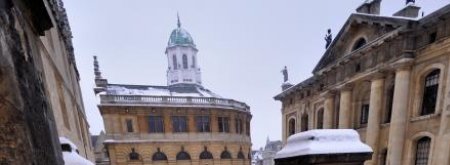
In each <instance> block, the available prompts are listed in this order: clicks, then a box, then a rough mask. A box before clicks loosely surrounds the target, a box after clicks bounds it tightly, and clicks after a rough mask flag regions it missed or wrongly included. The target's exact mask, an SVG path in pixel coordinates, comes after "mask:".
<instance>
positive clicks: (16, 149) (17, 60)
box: [0, 0, 93, 164]
mask: <svg viewBox="0 0 450 165" xmlns="http://www.w3.org/2000/svg"><path fill="white" fill-rule="evenodd" d="M0 8H1V9H0V14H1V16H0V26H1V28H0V29H1V30H0V33H1V35H0V36H2V37H0V50H1V52H2V53H1V57H0V58H1V59H0V61H1V62H0V63H1V64H0V84H2V85H1V86H0V98H1V99H0V100H2V101H0V102H1V103H0V104H1V106H0V107H2V108H1V109H2V110H1V111H0V114H1V115H0V116H1V117H0V118H1V120H0V125H1V127H0V141H2V144H1V145H0V164H3V163H6V164H63V160H62V156H61V149H60V148H61V146H60V144H59V141H58V136H64V137H66V138H68V139H70V140H71V141H73V142H75V143H76V145H77V147H78V149H79V151H80V155H81V156H83V157H85V158H88V159H91V160H92V159H93V155H92V151H91V147H90V146H91V145H90V142H89V140H87V139H86V138H87V137H89V132H88V128H89V125H88V124H87V120H86V117H85V114H84V108H83V104H82V100H81V93H80V87H79V84H78V81H79V75H78V72H77V69H76V64H75V61H74V54H73V47H72V43H71V33H70V28H69V25H68V21H67V16H66V14H65V11H64V8H63V6H62V2H61V1H58V0H49V1H25V0H2V1H0ZM61 103H64V104H61ZM62 112H64V113H62ZM64 126H66V128H64Z"/></svg>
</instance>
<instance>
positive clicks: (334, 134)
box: [275, 129, 372, 161]
mask: <svg viewBox="0 0 450 165" xmlns="http://www.w3.org/2000/svg"><path fill="white" fill-rule="evenodd" d="M371 153H372V149H371V148H370V147H369V146H368V145H366V144H364V143H362V142H361V140H360V137H359V134H358V133H357V132H356V131H355V130H352V129H320V130H310V131H306V132H302V133H298V134H295V135H292V136H290V137H289V138H288V140H287V144H286V146H284V148H283V149H281V150H280V151H279V152H278V153H277V154H276V156H275V159H278V160H280V159H284V160H286V159H290V161H292V159H296V158H305V157H311V156H315V157H317V156H322V157H324V158H323V159H321V160H324V161H326V160H325V159H328V158H330V155H348V154H362V155H364V156H363V157H364V159H365V158H366V157H367V155H369V156H370V155H371ZM346 157H347V156H346ZM336 158H338V157H333V159H336ZM316 160H318V159H316ZM332 161H336V160H332ZM363 161H364V160H363Z"/></svg>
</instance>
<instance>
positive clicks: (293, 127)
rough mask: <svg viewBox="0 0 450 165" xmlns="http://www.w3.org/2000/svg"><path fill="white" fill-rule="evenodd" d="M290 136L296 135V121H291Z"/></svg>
mask: <svg viewBox="0 0 450 165" xmlns="http://www.w3.org/2000/svg"><path fill="white" fill-rule="evenodd" d="M288 131H289V136H291V135H293V134H295V119H289V130H288Z"/></svg>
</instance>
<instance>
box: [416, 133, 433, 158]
mask: <svg viewBox="0 0 450 165" xmlns="http://www.w3.org/2000/svg"><path fill="white" fill-rule="evenodd" d="M430 144H431V139H430V138H429V137H423V138H421V139H419V140H418V141H417V146H416V162H415V165H427V164H428V157H429V156H430Z"/></svg>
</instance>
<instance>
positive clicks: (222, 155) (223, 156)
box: [220, 147, 231, 159]
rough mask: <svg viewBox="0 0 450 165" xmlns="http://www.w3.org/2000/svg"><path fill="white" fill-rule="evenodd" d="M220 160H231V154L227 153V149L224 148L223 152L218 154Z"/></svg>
mask: <svg viewBox="0 0 450 165" xmlns="http://www.w3.org/2000/svg"><path fill="white" fill-rule="evenodd" d="M220 159H231V153H230V152H228V149H227V147H225V150H223V151H222V153H221V154H220Z"/></svg>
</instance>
